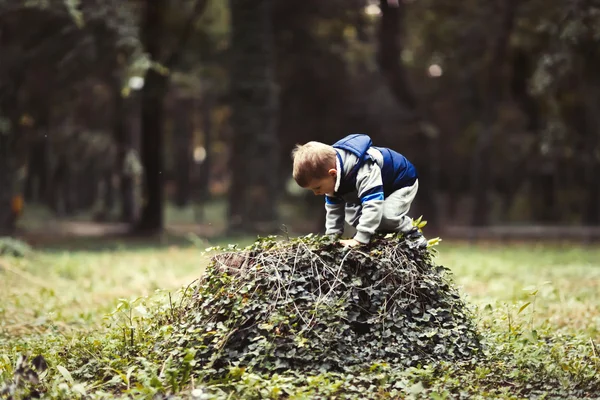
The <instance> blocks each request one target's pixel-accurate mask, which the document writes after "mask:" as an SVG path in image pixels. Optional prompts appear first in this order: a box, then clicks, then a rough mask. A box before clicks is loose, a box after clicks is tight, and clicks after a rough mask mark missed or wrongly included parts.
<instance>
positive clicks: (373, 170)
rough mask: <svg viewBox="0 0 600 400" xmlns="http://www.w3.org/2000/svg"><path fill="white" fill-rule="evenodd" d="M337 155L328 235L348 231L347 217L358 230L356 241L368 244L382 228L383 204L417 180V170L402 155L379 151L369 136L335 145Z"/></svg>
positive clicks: (328, 205) (328, 199) (351, 137)
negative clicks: (393, 194) (399, 190)
mask: <svg viewBox="0 0 600 400" xmlns="http://www.w3.org/2000/svg"><path fill="white" fill-rule="evenodd" d="M333 148H334V149H335V150H336V153H337V160H336V168H337V181H336V184H335V193H333V194H331V195H326V196H325V208H326V210H327V219H326V223H325V228H326V234H341V233H343V231H344V216H346V220H347V221H348V223H350V224H351V225H353V226H355V227H356V230H357V232H356V235H355V236H354V239H356V240H357V241H359V242H361V243H368V242H369V240H370V239H371V235H373V233H375V230H376V229H377V228H378V227H379V225H380V224H381V218H382V215H383V201H384V200H385V198H386V197H387V196H389V195H390V194H391V193H393V192H395V191H396V190H398V189H401V188H404V187H407V186H412V185H413V184H414V183H415V182H416V180H417V171H416V169H415V167H414V166H413V165H412V164H411V163H410V161H408V160H407V159H406V157H404V156H403V155H402V154H400V153H397V152H395V151H393V150H391V149H388V148H385V147H375V146H373V144H372V141H371V138H370V137H369V136H367V135H365V134H352V135H349V136H346V137H345V138H343V139H341V140H339V141H337V142H336V143H334V144H333Z"/></svg>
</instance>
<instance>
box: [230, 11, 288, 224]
mask: <svg viewBox="0 0 600 400" xmlns="http://www.w3.org/2000/svg"><path fill="white" fill-rule="evenodd" d="M229 5H230V12H231V48H230V52H231V58H230V60H229V63H230V64H229V65H230V69H229V71H230V93H231V98H230V100H231V107H232V116H231V126H232V129H233V138H232V143H231V146H232V150H231V157H230V168H231V174H232V180H231V187H230V189H229V211H228V215H229V231H230V232H232V233H236V232H256V231H263V232H273V231H274V230H275V229H276V228H277V220H278V212H277V204H278V203H277V201H278V197H279V196H278V189H279V185H278V178H279V176H278V169H279V160H278V146H279V143H278V138H277V119H276V117H277V107H278V95H277V89H276V87H275V79H274V78H275V75H274V73H275V71H274V49H273V28H272V25H271V7H272V3H271V0H259V1H256V0H230V3H229Z"/></svg>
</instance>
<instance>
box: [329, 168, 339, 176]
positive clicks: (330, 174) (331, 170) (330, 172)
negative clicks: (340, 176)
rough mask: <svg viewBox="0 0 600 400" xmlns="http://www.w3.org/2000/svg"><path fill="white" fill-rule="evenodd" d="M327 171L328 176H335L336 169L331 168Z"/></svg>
mask: <svg viewBox="0 0 600 400" xmlns="http://www.w3.org/2000/svg"><path fill="white" fill-rule="evenodd" d="M327 173H328V174H329V176H332V177H334V178H335V177H336V176H337V169H335V168H331V169H330V170H329V171H327Z"/></svg>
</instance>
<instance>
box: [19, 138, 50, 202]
mask: <svg viewBox="0 0 600 400" xmlns="http://www.w3.org/2000/svg"><path fill="white" fill-rule="evenodd" d="M42 129H43V130H44V131H46V129H47V128H46V127H43V128H42ZM47 155H48V139H47V138H45V137H42V138H40V139H37V140H36V141H35V142H34V143H32V144H31V145H30V147H29V157H28V160H27V177H26V182H25V193H24V195H25V201H27V202H39V201H41V200H42V199H44V198H45V196H46V190H47V186H48V185H47V181H48V172H47V170H48V161H47V158H48V157H47Z"/></svg>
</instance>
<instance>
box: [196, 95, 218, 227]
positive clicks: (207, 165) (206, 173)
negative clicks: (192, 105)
mask: <svg viewBox="0 0 600 400" xmlns="http://www.w3.org/2000/svg"><path fill="white" fill-rule="evenodd" d="M211 96H212V95H211V94H210V93H209V92H205V93H204V96H203V98H202V103H201V105H200V107H201V113H202V134H203V138H204V140H203V143H204V150H205V151H206V156H205V158H204V161H202V162H201V163H196V164H194V166H195V167H196V168H197V171H198V182H197V184H195V185H194V195H193V197H194V200H196V201H197V202H199V203H200V204H199V206H198V207H197V210H196V213H195V219H196V221H197V222H202V221H203V220H204V217H205V215H204V208H205V207H206V203H207V202H208V200H209V199H210V173H211V165H212V136H213V135H212V130H213V124H212V97H211Z"/></svg>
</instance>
